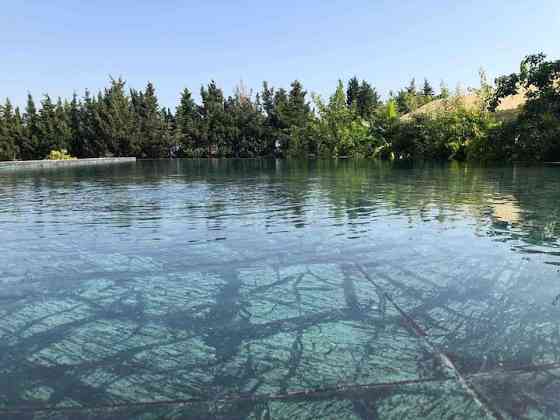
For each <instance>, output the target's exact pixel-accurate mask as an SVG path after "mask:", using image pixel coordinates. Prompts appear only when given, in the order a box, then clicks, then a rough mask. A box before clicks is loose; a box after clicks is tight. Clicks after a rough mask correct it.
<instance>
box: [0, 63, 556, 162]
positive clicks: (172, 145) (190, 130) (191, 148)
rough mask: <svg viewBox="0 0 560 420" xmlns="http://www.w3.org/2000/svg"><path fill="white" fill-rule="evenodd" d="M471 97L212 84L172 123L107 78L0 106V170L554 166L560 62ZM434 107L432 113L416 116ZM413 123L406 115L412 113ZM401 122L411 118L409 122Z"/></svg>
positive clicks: (146, 97) (148, 91) (153, 101)
mask: <svg viewBox="0 0 560 420" xmlns="http://www.w3.org/2000/svg"><path fill="white" fill-rule="evenodd" d="M480 78H481V85H480V88H477V89H474V90H473V91H474V92H475V93H476V94H477V95H478V96H479V97H480V98H481V101H480V106H479V107H477V108H475V109H473V110H468V109H465V107H464V106H463V105H462V103H461V98H460V97H459V96H457V95H455V96H452V95H450V94H449V90H448V89H447V87H446V86H445V84H443V83H442V84H441V87H440V93H439V94H436V93H435V91H434V89H433V87H432V85H431V84H430V82H429V81H428V80H427V79H424V83H423V86H422V87H421V88H420V89H418V88H417V86H416V81H415V79H412V80H411V82H410V83H409V84H408V86H406V87H404V88H403V89H401V90H399V91H398V92H397V94H396V95H393V94H392V93H391V94H390V97H389V100H387V101H386V102H385V103H383V102H382V101H381V99H380V98H379V95H378V94H377V92H376V90H375V88H374V87H373V86H371V85H370V84H369V83H368V82H367V81H365V80H362V81H360V80H359V79H358V78H357V77H353V78H352V79H350V80H349V81H348V83H347V84H346V86H345V85H344V83H343V82H342V81H340V82H339V83H338V86H337V88H336V90H335V92H334V93H333V94H332V95H331V96H330V97H329V99H328V101H326V102H325V101H323V100H322V99H321V98H320V97H319V96H317V95H311V96H312V99H313V107H312V106H311V104H310V103H309V95H308V93H307V91H306V90H305V89H304V87H303V85H302V83H301V82H299V81H297V80H296V81H294V82H292V83H291V85H290V88H289V89H288V90H286V89H283V88H274V87H272V86H269V84H268V83H267V82H264V83H263V86H262V89H261V90H260V91H259V92H258V93H257V94H256V95H253V93H252V92H251V91H248V90H247V89H246V88H245V87H244V86H243V84H242V83H241V84H240V85H239V86H238V87H237V88H236V89H235V92H234V94H233V95H231V96H229V97H226V96H225V95H224V93H223V91H222V90H221V89H220V88H219V87H218V85H217V84H216V83H215V82H214V81H211V82H210V83H209V84H208V85H207V86H203V87H202V88H201V90H200V96H201V102H200V103H197V102H196V101H195V99H194V98H193V96H192V94H191V91H190V90H188V89H185V90H183V92H182V93H181V95H180V101H179V105H178V106H177V109H176V110H175V112H171V111H170V110H169V109H167V108H162V107H161V106H160V104H159V101H158V98H157V94H156V89H155V87H154V85H153V84H152V83H148V84H147V86H146V87H145V89H143V90H135V89H132V90H128V89H127V88H126V83H125V81H124V80H122V79H120V78H119V79H111V80H110V83H109V86H107V87H106V88H105V89H103V90H102V91H100V92H98V93H97V94H94V95H92V94H91V93H90V92H89V91H87V90H86V91H85V92H84V94H83V95H82V96H81V97H78V95H76V94H74V95H73V97H72V99H71V100H70V101H67V100H62V99H58V100H56V101H53V100H52V99H51V98H50V96H48V95H45V96H44V97H43V98H42V100H41V102H40V106H38V107H37V106H36V104H35V101H34V100H33V97H32V96H31V95H28V98H27V103H26V105H25V109H24V110H23V112H20V110H19V109H17V108H15V109H14V107H13V106H12V104H11V103H10V102H9V101H6V102H5V104H4V105H2V106H0V159H1V160H13V159H24V160H27V159H44V158H45V156H47V154H49V152H50V151H53V150H55V151H56V150H63V149H64V150H69V154H71V155H72V156H76V157H78V158H87V157H102V156H136V157H139V158H170V157H214V156H215V157H257V156H276V157H286V156H293V157H306V156H314V157H356V156H359V157H374V158H387V159H410V158H422V159H473V160H474V159H476V160H494V159H500V160H506V159H507V160H516V159H525V160H526V159H535V160H545V159H548V160H551V159H555V160H558V159H560V91H559V84H560V81H559V79H560V62H559V61H547V60H546V57H545V56H544V55H543V54H537V55H532V56H528V57H526V58H525V59H524V60H523V62H522V63H521V66H520V71H519V73H514V74H512V75H509V76H504V77H501V78H499V79H498V80H497V84H496V88H495V89H494V87H493V86H492V85H491V84H490V83H488V81H487V78H486V75H485V73H484V72H483V71H481V72H480ZM518 92H526V95H527V97H528V101H527V104H526V105H525V107H524V108H523V110H522V112H521V113H520V114H519V117H517V118H516V119H512V120H511V121H508V122H502V123H498V122H496V121H495V119H494V117H493V113H492V112H491V111H492V110H495V109H496V107H497V106H498V105H499V103H500V101H501V100H502V99H503V98H505V97H506V96H509V95H512V94H515V93H518ZM436 99H440V100H442V101H441V102H440V103H439V104H438V107H435V108H438V109H440V111H439V112H436V113H435V114H431V115H417V114H418V113H412V112H413V111H415V110H417V109H418V108H420V107H422V106H423V105H425V104H427V103H429V102H430V101H433V100H436ZM410 113H412V114H410ZM405 114H409V115H405Z"/></svg>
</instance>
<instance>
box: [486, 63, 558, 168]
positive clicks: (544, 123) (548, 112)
mask: <svg viewBox="0 0 560 420" xmlns="http://www.w3.org/2000/svg"><path fill="white" fill-rule="evenodd" d="M559 81H560V60H556V61H547V60H546V55H544V54H542V53H540V54H533V55H529V56H527V57H525V58H524V59H523V60H522V61H521V65H520V69H519V73H512V74H510V75H509V76H502V77H499V78H497V79H496V89H495V91H494V94H493V95H492V97H491V99H490V100H489V108H490V110H491V111H495V110H496V108H497V107H498V106H499V104H500V102H501V101H502V99H504V98H506V97H508V96H510V95H515V94H518V93H524V94H525V97H526V98H527V102H526V103H525V105H524V106H523V108H522V111H521V113H520V114H519V116H518V117H517V119H516V120H515V121H513V122H511V123H510V124H508V125H507V126H506V130H505V132H507V133H508V134H509V136H508V139H507V140H509V142H506V145H505V147H507V148H508V149H509V150H511V152H510V154H511V158H512V159H524V160H527V159H533V160H557V159H560V140H559V139H560V84H559Z"/></svg>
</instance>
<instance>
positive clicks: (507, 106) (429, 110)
mask: <svg viewBox="0 0 560 420" xmlns="http://www.w3.org/2000/svg"><path fill="white" fill-rule="evenodd" d="M526 101H527V98H526V96H525V94H524V93H519V94H517V95H512V96H508V97H507V98H504V99H502V101H501V103H500V105H499V106H498V108H497V109H496V117H497V118H498V119H500V120H507V119H511V118H513V117H515V116H516V115H517V113H518V112H519V109H520V108H521V107H522V106H523V105H524V104H525V102H526ZM457 106H463V107H465V108H466V109H469V110H473V109H476V108H478V107H480V106H481V102H480V97H479V96H478V95H477V94H476V93H472V94H468V95H462V96H457V97H453V98H449V99H436V100H434V101H432V102H429V103H427V104H426V105H423V106H421V107H420V108H418V109H417V110H415V111H413V112H410V113H408V114H406V115H403V116H402V117H401V118H402V119H403V120H408V119H410V118H412V116H414V115H418V114H437V113H440V112H445V111H446V110H452V109H454V108H456V107H457Z"/></svg>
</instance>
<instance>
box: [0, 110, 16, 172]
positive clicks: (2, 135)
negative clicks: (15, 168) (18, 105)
mask: <svg viewBox="0 0 560 420" xmlns="http://www.w3.org/2000/svg"><path fill="white" fill-rule="evenodd" d="M14 120H15V116H14V110H13V107H12V104H11V103H10V101H9V100H6V103H5V105H4V106H2V107H0V161H1V160H15V159H16V158H17V154H18V153H17V146H16V142H15V138H14V135H13V134H14V124H15V121H14Z"/></svg>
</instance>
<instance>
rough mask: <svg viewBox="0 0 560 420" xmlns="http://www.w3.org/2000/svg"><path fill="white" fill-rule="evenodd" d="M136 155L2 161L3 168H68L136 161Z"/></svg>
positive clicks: (0, 166)
mask: <svg viewBox="0 0 560 420" xmlns="http://www.w3.org/2000/svg"><path fill="white" fill-rule="evenodd" d="M135 161H136V158H135V157H113V158H92V159H73V160H16V161H8V162H0V170H2V169H34V168H41V169H42V168H59V167H63V168H67V167H74V166H90V165H105V164H114V163H125V162H135Z"/></svg>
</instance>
